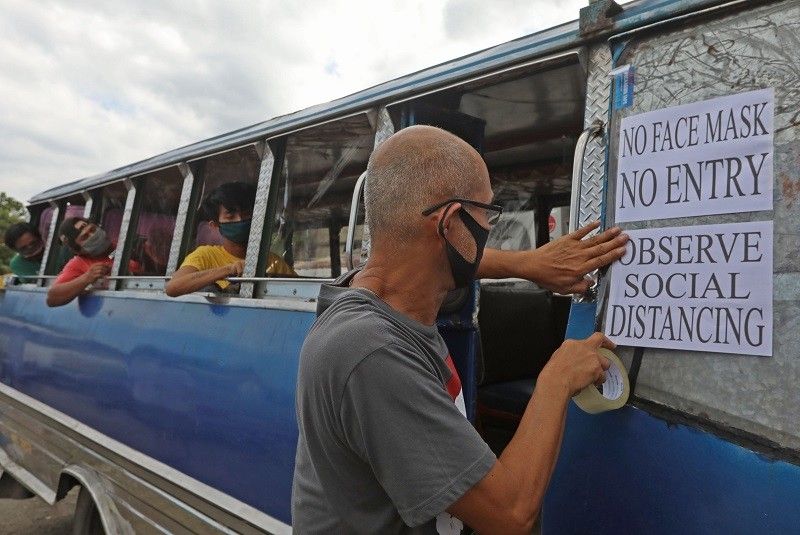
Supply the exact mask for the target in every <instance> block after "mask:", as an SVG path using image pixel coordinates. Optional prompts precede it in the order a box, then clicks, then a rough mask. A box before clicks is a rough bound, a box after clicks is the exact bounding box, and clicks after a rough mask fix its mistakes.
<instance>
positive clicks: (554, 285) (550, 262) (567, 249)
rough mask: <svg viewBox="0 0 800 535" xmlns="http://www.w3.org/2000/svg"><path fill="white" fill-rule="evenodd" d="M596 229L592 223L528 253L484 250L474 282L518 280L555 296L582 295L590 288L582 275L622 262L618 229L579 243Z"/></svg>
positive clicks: (622, 242)
mask: <svg viewBox="0 0 800 535" xmlns="http://www.w3.org/2000/svg"><path fill="white" fill-rule="evenodd" d="M599 225H600V223H599V222H598V221H595V222H594V223H591V224H589V225H586V226H585V227H583V228H581V229H578V230H576V231H575V232H572V233H570V234H567V235H566V236H562V237H561V238H559V239H557V240H555V241H552V242H550V243H548V244H546V245H543V246H541V247H539V248H538V249H532V250H529V251H499V250H497V249H486V250H485V251H484V253H483V258H482V259H481V263H480V265H479V266H478V278H481V279H484V278H485V279H505V278H508V277H519V278H521V279H528V280H529V281H533V282H535V283H536V284H538V285H539V286H541V287H542V288H546V289H548V290H550V291H552V292H556V293H562V294H571V293H584V292H586V290H588V289H589V285H590V284H591V281H589V280H587V279H586V278H585V276H586V274H588V273H591V272H592V271H594V270H596V269H598V268H601V267H603V266H607V265H608V264H610V263H611V262H614V261H615V260H619V259H620V258H622V257H623V256H624V255H625V244H626V243H627V242H628V236H627V235H625V234H622V230H621V229H620V228H619V227H614V228H610V229H608V230H606V231H605V232H602V233H600V234H598V235H597V236H593V237H591V238H589V239H586V240H584V239H583V238H585V237H586V236H587V235H588V234H589V233H590V232H591V231H593V230H594V229H596V228H597V227H598V226H599Z"/></svg>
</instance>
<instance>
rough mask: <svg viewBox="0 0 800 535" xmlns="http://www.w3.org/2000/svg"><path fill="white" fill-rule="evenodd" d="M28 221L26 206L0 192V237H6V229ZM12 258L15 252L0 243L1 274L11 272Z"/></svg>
mask: <svg viewBox="0 0 800 535" xmlns="http://www.w3.org/2000/svg"><path fill="white" fill-rule="evenodd" d="M27 220H28V211H27V210H26V209H25V205H23V204H22V203H21V202H19V201H18V200H16V199H15V198H13V197H10V196H8V195H6V194H5V193H4V192H2V191H0V235H2V236H5V233H6V229H7V228H8V227H10V226H11V225H13V224H14V223H19V222H20V221H27ZM12 256H14V251H12V250H11V249H9V248H8V247H6V246H5V244H4V243H2V242H0V274H5V273H10V272H11V269H9V267H8V263H9V262H10V261H11V257H12Z"/></svg>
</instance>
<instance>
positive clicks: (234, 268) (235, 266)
mask: <svg viewBox="0 0 800 535" xmlns="http://www.w3.org/2000/svg"><path fill="white" fill-rule="evenodd" d="M227 268H228V275H227V276H228V277H238V276H240V275H241V274H242V273H243V272H244V260H237V261H236V262H234V263H232V264H228V266H227Z"/></svg>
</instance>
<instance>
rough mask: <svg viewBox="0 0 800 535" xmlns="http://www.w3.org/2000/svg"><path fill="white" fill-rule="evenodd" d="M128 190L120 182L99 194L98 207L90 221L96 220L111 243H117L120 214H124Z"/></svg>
mask: <svg viewBox="0 0 800 535" xmlns="http://www.w3.org/2000/svg"><path fill="white" fill-rule="evenodd" d="M127 198H128V190H127V189H126V188H125V185H124V184H123V183H122V182H114V183H113V184H109V185H108V186H105V187H104V188H102V189H101V190H100V192H99V200H100V206H99V210H98V211H97V212H96V214H92V215H91V217H92V219H94V220H96V221H97V222H98V223H99V224H100V226H102V227H103V229H104V230H105V231H106V233H107V234H108V237H109V239H110V240H111V242H112V243H117V242H118V241H119V229H120V227H121V226H122V214H123V213H124V212H125V200H126V199H127Z"/></svg>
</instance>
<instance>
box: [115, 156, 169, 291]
mask: <svg viewBox="0 0 800 535" xmlns="http://www.w3.org/2000/svg"><path fill="white" fill-rule="evenodd" d="M182 185H183V177H182V175H181V173H180V172H179V171H178V168H177V167H170V168H168V169H164V170H161V171H158V172H156V173H153V174H149V175H145V176H144V177H141V178H140V179H139V181H138V191H137V196H139V199H138V200H137V205H138V206H139V207H140V208H139V211H138V213H135V214H134V218H135V220H134V221H135V225H134V230H133V232H132V233H131V234H129V236H131V238H130V240H131V243H130V244H129V247H130V251H131V253H130V258H131V259H132V260H135V261H136V262H137V264H138V266H139V269H140V272H139V273H138V274H139V275H144V276H157V275H164V274H166V272H167V260H168V259H169V250H170V245H171V244H172V235H173V232H174V230H175V217H176V215H177V213H178V204H179V203H180V197H181V187H182ZM127 267H128V266H123V269H125V268H127ZM126 271H129V270H126ZM125 274H127V275H133V273H125Z"/></svg>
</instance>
